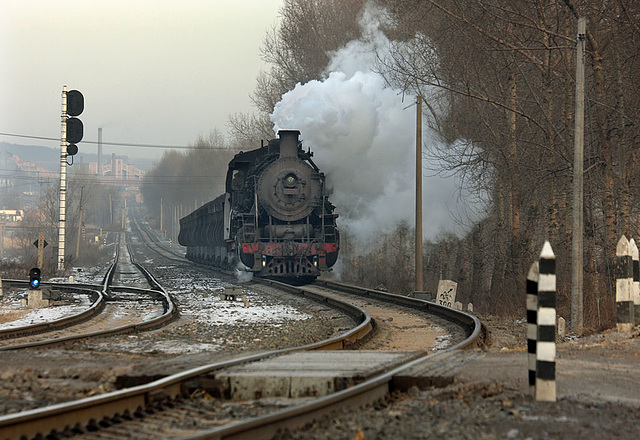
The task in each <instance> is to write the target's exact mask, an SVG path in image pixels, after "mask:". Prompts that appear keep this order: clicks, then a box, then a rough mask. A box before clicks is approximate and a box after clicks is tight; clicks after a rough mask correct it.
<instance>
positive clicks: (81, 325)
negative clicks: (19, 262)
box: [0, 236, 177, 351]
mask: <svg viewBox="0 0 640 440" xmlns="http://www.w3.org/2000/svg"><path fill="white" fill-rule="evenodd" d="M141 279H143V280H145V281H144V282H143V283H141ZM114 280H117V281H119V282H122V283H124V284H130V286H128V287H127V286H114ZM5 283H6V284H7V285H10V286H16V287H26V286H27V282H24V281H16V280H5ZM42 285H43V286H44V287H49V288H54V289H57V290H60V291H66V292H74V293H75V294H82V295H87V296H88V297H89V298H91V300H90V306H89V307H88V308H87V309H86V310H83V311H81V312H79V313H76V314H74V315H72V316H67V317H64V318H61V319H57V320H54V321H50V322H41V323H37V324H32V325H27V326H21V327H15V328H9V329H5V330H0V351H6V350H16V349H21V348H31V347H42V346H50V345H56V344H61V343H66V342H73V341H78V340H82V339H87V338H95V337H100V336H107V335H116V334H123V333H129V332H134V331H145V330H150V329H154V328H157V327H159V326H162V325H165V324H166V323H168V322H169V321H170V320H171V319H172V318H173V317H174V316H175V314H176V313H177V310H176V307H175V305H174V303H173V301H172V299H171V298H170V296H169V294H168V293H167V292H166V291H165V290H164V289H163V287H162V286H161V285H160V284H159V283H158V281H157V280H156V279H155V278H154V277H153V275H152V274H151V273H150V272H149V271H148V270H147V269H145V268H144V267H143V266H141V265H139V264H138V263H136V262H135V260H134V259H133V255H132V253H131V252H130V250H129V249H128V245H127V244H126V243H122V242H121V240H120V236H119V237H118V243H117V246H116V252H115V256H114V263H113V264H112V265H111V266H110V267H109V269H108V270H107V272H106V274H105V276H104V279H103V282H102V285H79V284H65V283H46V282H45V283H43V284H42ZM141 285H142V287H140V286H141Z"/></svg>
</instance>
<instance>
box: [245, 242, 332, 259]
mask: <svg viewBox="0 0 640 440" xmlns="http://www.w3.org/2000/svg"><path fill="white" fill-rule="evenodd" d="M309 248H311V249H309ZM242 252H243V253H245V254H254V253H261V254H262V255H268V256H271V257H290V256H295V255H300V254H305V255H325V254H328V253H332V252H338V244H337V243H313V244H309V243H295V242H293V243H291V242H289V243H242Z"/></svg>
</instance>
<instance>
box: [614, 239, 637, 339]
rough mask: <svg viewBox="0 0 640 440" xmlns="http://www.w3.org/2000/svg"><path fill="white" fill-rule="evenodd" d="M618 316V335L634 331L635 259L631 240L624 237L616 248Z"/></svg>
mask: <svg viewBox="0 0 640 440" xmlns="http://www.w3.org/2000/svg"><path fill="white" fill-rule="evenodd" d="M615 272H616V315H617V328H618V333H628V332H631V330H633V323H634V304H633V298H632V296H631V292H632V289H633V259H632V257H631V248H630V246H629V240H627V237H625V236H624V235H623V236H622V237H621V238H620V241H618V245H617V246H616V269H615Z"/></svg>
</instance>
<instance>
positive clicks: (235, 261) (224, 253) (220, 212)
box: [178, 130, 340, 281]
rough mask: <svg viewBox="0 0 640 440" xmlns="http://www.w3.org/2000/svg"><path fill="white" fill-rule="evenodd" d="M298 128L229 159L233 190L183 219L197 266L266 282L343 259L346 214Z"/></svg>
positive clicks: (311, 272)
mask: <svg viewBox="0 0 640 440" xmlns="http://www.w3.org/2000/svg"><path fill="white" fill-rule="evenodd" d="M299 136H300V132H299V131H297V130H281V131H279V132H278V138H276V139H273V140H271V141H269V142H268V143H267V145H264V144H263V145H262V146H261V147H260V148H258V149H256V150H251V151H247V152H240V153H238V154H236V155H235V157H234V158H233V159H232V160H231V162H229V169H228V171H227V176H226V182H225V193H224V194H222V195H221V196H219V197H217V198H216V199H215V200H213V201H211V202H209V203H207V204H205V205H203V206H201V207H200V208H198V209H196V210H195V211H193V212H191V213H190V214H188V215H187V216H185V217H183V218H182V219H180V234H179V236H178V242H179V243H180V244H181V245H183V246H186V248H187V253H186V257H187V258H188V259H189V260H191V261H194V262H197V263H202V264H207V265H211V266H215V267H220V268H224V269H234V268H237V266H238V265H239V262H241V263H242V265H243V266H244V267H242V266H241V267H242V269H243V270H247V271H251V272H253V273H254V274H256V275H258V276H262V277H272V278H281V279H283V278H296V279H303V280H305V281H306V280H311V279H315V278H316V277H317V276H319V275H320V273H321V271H327V270H330V268H331V267H332V266H333V265H334V264H335V262H336V260H337V259H338V250H339V244H340V235H339V231H338V228H337V226H336V219H337V218H338V214H335V213H334V210H335V207H334V206H333V205H332V204H331V202H329V198H328V195H327V191H326V189H325V176H324V173H321V172H320V170H319V168H318V167H317V166H316V164H315V163H314V162H313V160H312V159H311V158H312V157H313V153H311V151H307V152H305V151H304V150H303V149H302V145H301V142H300V141H299Z"/></svg>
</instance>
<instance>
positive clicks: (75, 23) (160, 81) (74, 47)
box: [0, 0, 283, 159]
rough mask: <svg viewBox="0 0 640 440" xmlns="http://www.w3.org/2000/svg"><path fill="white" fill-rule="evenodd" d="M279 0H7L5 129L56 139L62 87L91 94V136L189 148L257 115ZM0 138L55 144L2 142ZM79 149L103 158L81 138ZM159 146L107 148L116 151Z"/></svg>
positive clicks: (87, 135) (1, 30) (3, 28)
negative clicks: (240, 116)
mask: <svg viewBox="0 0 640 440" xmlns="http://www.w3.org/2000/svg"><path fill="white" fill-rule="evenodd" d="M282 2H283V1H282V0H179V1H178V0H175V1H173V0H2V5H1V6H0V84H2V96H1V98H0V133H12V134H20V135H32V136H44V137H53V138H57V139H59V138H60V112H61V93H62V86H63V85H66V86H67V88H68V89H69V90H73V89H77V90H79V91H80V92H82V94H83V95H84V99H85V110H84V112H83V114H82V115H81V116H80V117H79V118H80V119H81V120H82V121H83V123H84V140H88V141H97V138H98V128H99V127H102V129H103V141H104V142H118V143H126V142H131V143H142V144H158V145H189V144H193V143H194V142H195V141H196V139H197V138H198V136H199V135H203V136H207V135H208V134H209V133H210V132H211V131H212V130H213V129H215V128H217V129H219V130H221V131H222V132H223V133H225V134H226V132H227V119H228V116H229V115H230V114H232V113H238V112H243V113H244V112H247V111H250V110H251V103H250V99H249V95H250V94H251V93H253V91H254V89H255V86H256V77H257V76H258V74H259V73H260V71H261V70H266V69H267V68H268V66H267V65H265V64H264V63H263V62H262V60H261V58H260V48H261V47H262V43H263V40H264V37H265V34H266V33H267V32H268V31H269V30H270V29H271V28H272V27H273V26H274V25H276V24H277V23H278V19H279V15H278V10H279V9H280V7H281V6H282ZM0 141H5V142H10V143H15V144H23V145H43V146H48V147H56V146H58V147H59V145H60V141H59V140H58V141H57V142H56V141H39V140H32V139H21V138H16V137H9V136H4V135H0ZM78 147H79V149H80V151H81V152H83V151H86V152H96V151H97V146H96V145H94V144H84V145H83V143H82V142H80V143H79V144H78ZM163 151H164V150H162V149H151V148H131V149H121V148H116V147H109V146H105V147H104V152H105V153H106V154H110V153H111V152H115V153H116V154H128V155H130V156H132V157H135V156H144V157H157V158H158V159H159V158H160V157H161V156H162V153H163Z"/></svg>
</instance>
